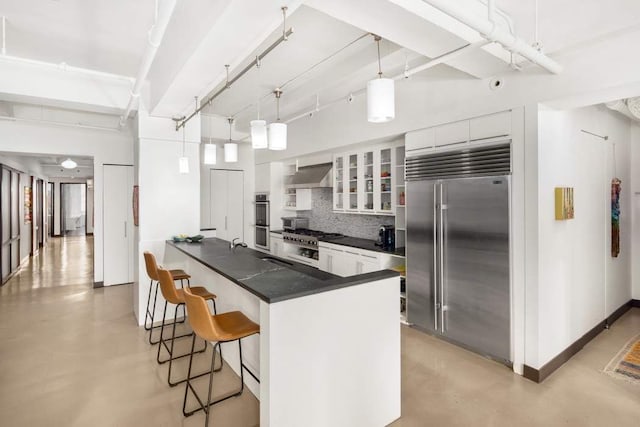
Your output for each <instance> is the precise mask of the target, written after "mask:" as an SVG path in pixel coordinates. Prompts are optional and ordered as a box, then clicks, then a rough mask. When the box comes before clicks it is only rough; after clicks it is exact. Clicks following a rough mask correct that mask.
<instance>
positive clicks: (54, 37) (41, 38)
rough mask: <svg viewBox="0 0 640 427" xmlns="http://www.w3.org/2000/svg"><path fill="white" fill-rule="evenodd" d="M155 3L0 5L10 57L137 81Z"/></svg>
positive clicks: (85, 0) (49, 0) (16, 0)
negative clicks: (82, 69) (4, 21)
mask: <svg viewBox="0 0 640 427" xmlns="http://www.w3.org/2000/svg"><path fill="white" fill-rule="evenodd" d="M154 10H155V1H154V0H0V15H4V16H6V20H7V21H6V22H7V24H6V25H7V27H6V34H7V38H6V47H7V54H8V55H11V56H17V57H21V58H29V59H35V60H40V61H45V62H51V63H55V64H59V63H61V62H65V63H67V64H68V65H72V66H75V67H81V68H88V69H92V70H98V71H103V72H108V73H114V74H120V75H125V76H135V75H136V72H137V70H138V67H139V66H140V60H141V57H142V53H143V52H144V49H145V45H146V38H147V32H148V31H149V28H150V27H151V25H152V24H153V18H154Z"/></svg>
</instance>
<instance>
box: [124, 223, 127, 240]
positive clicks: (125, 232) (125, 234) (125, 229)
mask: <svg viewBox="0 0 640 427" xmlns="http://www.w3.org/2000/svg"><path fill="white" fill-rule="evenodd" d="M124 237H127V221H125V222H124Z"/></svg>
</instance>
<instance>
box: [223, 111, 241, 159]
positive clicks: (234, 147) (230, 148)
mask: <svg viewBox="0 0 640 427" xmlns="http://www.w3.org/2000/svg"><path fill="white" fill-rule="evenodd" d="M228 120H229V142H227V143H226V144H224V161H225V162H226V163H235V162H237V161H238V144H236V143H235V142H233V141H232V140H231V125H232V124H233V117H229V118H228Z"/></svg>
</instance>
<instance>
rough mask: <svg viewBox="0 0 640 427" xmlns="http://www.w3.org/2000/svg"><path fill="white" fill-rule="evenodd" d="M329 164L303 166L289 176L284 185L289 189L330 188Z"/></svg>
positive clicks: (331, 181)
mask: <svg viewBox="0 0 640 427" xmlns="http://www.w3.org/2000/svg"><path fill="white" fill-rule="evenodd" d="M332 166H333V165H332V164H331V163H322V164H319V165H312V166H304V167H300V168H298V171H297V172H296V173H295V174H294V175H293V176H291V177H290V178H289V179H288V180H287V181H286V182H285V185H286V186H287V187H289V188H322V187H331V186H332V183H333V180H332V179H331V167H332Z"/></svg>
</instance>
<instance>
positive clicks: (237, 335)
mask: <svg viewBox="0 0 640 427" xmlns="http://www.w3.org/2000/svg"><path fill="white" fill-rule="evenodd" d="M183 293H184V300H185V303H186V305H187V314H188V317H187V318H188V319H189V324H190V325H191V328H192V329H193V331H194V332H195V335H194V336H193V340H192V342H191V357H190V358H189V370H188V371H187V384H186V386H185V389H184V401H183V402H182V413H183V414H184V415H185V416H186V417H188V416H190V415H193V414H194V413H196V412H198V411H205V413H206V414H207V415H206V419H205V424H204V425H205V426H207V425H208V424H209V413H210V411H211V406H213V405H215V404H216V403H219V402H222V401H224V400H227V399H229V398H232V397H235V396H239V395H240V394H242V392H243V391H244V370H245V369H246V370H247V372H249V374H251V376H252V377H253V378H255V380H256V381H258V382H260V380H259V379H258V378H257V377H256V376H255V375H254V374H253V372H251V370H249V368H247V367H246V366H245V364H244V363H243V362H242V343H241V340H242V338H246V337H248V336H251V335H254V334H258V333H260V326H258V325H257V324H256V323H254V322H252V321H251V320H250V319H249V318H248V317H247V316H245V315H244V314H243V313H242V312H240V311H231V312H228V313H222V314H215V313H214V315H211V312H210V311H209V307H207V302H206V300H205V299H204V298H202V297H201V296H199V295H197V294H196V293H195V292H193V288H191V289H185V290H184V292H183ZM196 335H197V336H198V337H200V338H201V339H203V340H205V341H210V342H215V344H214V346H213V355H212V356H211V370H210V371H209V372H207V373H208V374H209V393H208V396H207V401H206V402H203V401H202V399H201V398H200V396H198V393H196V391H195V389H194V388H193V385H192V384H191V380H192V379H194V378H197V376H194V377H192V376H191V365H192V362H193V351H194V348H195V344H196ZM231 341H238V349H239V351H240V389H239V390H238V391H236V392H234V393H233V394H230V395H227V396H225V397H222V398H220V399H217V400H214V401H212V400H211V387H212V383H213V373H214V372H215V371H216V369H214V365H215V361H216V347H218V349H220V344H221V343H227V342H231ZM220 369H222V353H220V368H219V369H217V370H220ZM198 376H201V375H198ZM189 390H191V393H193V395H194V397H195V398H196V400H197V401H198V404H199V408H197V409H195V410H192V411H187V396H188V394H189Z"/></svg>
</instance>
